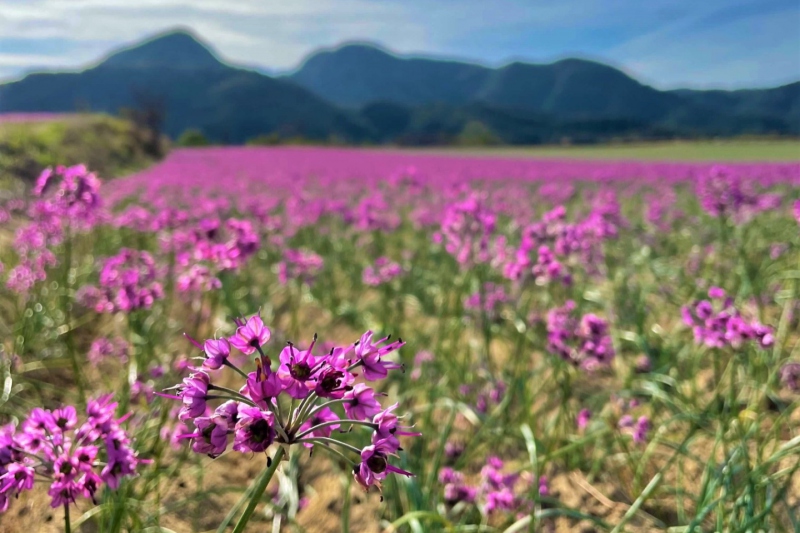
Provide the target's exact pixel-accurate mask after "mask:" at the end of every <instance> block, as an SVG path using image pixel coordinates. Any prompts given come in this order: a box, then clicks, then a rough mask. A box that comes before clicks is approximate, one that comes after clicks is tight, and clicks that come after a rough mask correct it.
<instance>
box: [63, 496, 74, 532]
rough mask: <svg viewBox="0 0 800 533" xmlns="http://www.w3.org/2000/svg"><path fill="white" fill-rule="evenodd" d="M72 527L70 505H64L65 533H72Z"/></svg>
mask: <svg viewBox="0 0 800 533" xmlns="http://www.w3.org/2000/svg"><path fill="white" fill-rule="evenodd" d="M71 531H72V525H71V524H70V523H69V504H68V503H65V504H64V533H71Z"/></svg>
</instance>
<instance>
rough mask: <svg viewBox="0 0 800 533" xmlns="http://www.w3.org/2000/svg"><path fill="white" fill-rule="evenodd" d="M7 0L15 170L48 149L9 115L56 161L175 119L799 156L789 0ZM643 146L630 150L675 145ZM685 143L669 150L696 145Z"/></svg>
mask: <svg viewBox="0 0 800 533" xmlns="http://www.w3.org/2000/svg"><path fill="white" fill-rule="evenodd" d="M0 5H1V6H2V13H0V80H2V84H0V114H2V115H0V122H1V123H2V125H1V126H0V128H3V129H4V130H6V132H5V137H0V142H2V143H4V146H5V148H4V149H3V150H2V152H3V153H4V154H5V157H6V159H5V161H4V165H2V166H4V167H6V168H8V167H9V166H14V167H15V168H17V171H18V172H23V173H26V172H27V173H34V172H38V170H39V169H40V167H41V165H40V164H34V163H32V162H30V161H18V160H16V159H15V160H13V161H12V160H11V159H9V154H10V153H17V154H19V153H20V152H22V151H23V150H22V148H21V147H20V146H17V145H19V144H26V143H31V142H34V141H32V140H30V139H27V138H26V139H21V138H20V126H18V124H20V123H24V124H26V125H30V124H32V123H35V122H39V123H42V122H45V123H48V124H52V123H53V122H54V121H55V122H58V123H59V125H58V126H57V127H50V128H49V129H50V130H53V129H54V130H56V131H48V132H46V134H44V135H43V134H42V133H41V130H42V129H43V128H44V127H43V126H40V128H38V129H39V132H38V133H37V136H36V139H35V142H38V143H40V144H41V143H44V144H48V143H50V145H51V148H50V149H48V150H40V152H49V153H53V151H54V150H56V145H57V149H58V150H62V153H60V154H59V156H60V157H59V160H60V161H62V162H64V161H65V159H66V160H67V161H66V162H73V160H74V162H78V161H84V162H85V161H87V157H91V156H90V155H89V154H84V153H78V154H75V155H73V154H72V153H70V149H67V153H66V154H65V153H63V146H64V144H75V145H78V144H80V145H82V146H87V143H86V142H81V143H76V142H75V143H70V139H73V140H75V139H78V138H80V139H81V140H82V141H83V140H85V138H87V137H88V138H90V139H92V140H94V141H95V142H94V144H97V143H98V142H100V143H101V144H102V142H101V141H102V140H103V139H105V141H107V142H110V141H111V137H109V136H110V135H111V136H114V135H116V137H117V140H116V142H117V143H118V144H121V145H122V146H110V147H105V151H107V152H109V154H107V155H102V157H101V159H102V161H92V160H91V159H89V160H88V162H89V163H94V168H98V169H99V170H101V171H107V172H112V173H113V172H116V168H115V167H116V166H119V165H122V166H133V167H135V166H136V165H137V162H138V161H139V160H140V159H142V158H147V157H159V156H160V155H162V153H163V151H164V150H165V147H164V145H163V141H164V140H165V139H167V138H168V139H169V142H170V143H172V144H175V143H177V144H180V145H204V144H262V145H263V144H267V145H274V144H303V143H305V144H309V143H310V144H336V145H341V144H351V145H399V146H448V147H449V146H466V147H475V146H482V147H497V146H504V145H517V146H536V145H546V146H548V145H549V146H573V145H598V144H603V145H609V144H613V145H616V148H615V149H614V150H611V151H610V152H608V151H602V150H601V151H597V150H594V151H590V155H591V154H594V155H600V156H607V157H620V158H626V157H630V156H633V157H635V156H637V154H638V153H639V152H641V150H638V151H637V150H634V151H633V152H628V151H626V150H625V149H622V150H620V149H619V146H618V145H620V144H621V143H627V144H628V145H629V146H630V144H631V143H641V142H649V143H653V142H661V143H663V142H664V141H675V140H695V141H697V140H709V139H716V140H719V139H732V138H736V139H738V140H740V141H741V140H742V139H745V140H747V141H748V143H752V142H754V141H756V140H759V141H763V140H765V139H768V140H770V141H772V142H771V143H770V145H769V146H766V147H765V146H764V145H763V144H760V145H759V146H758V147H757V150H750V151H748V150H746V149H745V150H744V152H742V151H741V146H740V145H736V147H735V148H734V149H733V150H731V152H732V153H734V154H736V155H738V156H739V157H742V158H756V157H763V154H764V153H765V152H764V150H767V152H766V153H767V154H768V155H769V154H771V157H772V158H794V157H797V156H798V151H797V145H796V144H795V143H792V142H788V143H787V142H786V139H794V138H796V137H797V136H798V135H800V82H798V80H800V4H798V3H797V2H796V1H795V0H766V1H764V0H759V1H751V0H738V1H727V0H724V1H723V0H711V1H709V2H704V3H698V2H694V1H689V0H677V1H671V2H646V3H642V2H634V1H632V0H616V1H612V2H592V1H589V0H568V1H565V2H561V3H559V4H558V5H552V4H551V3H550V2H540V1H533V2H530V1H525V2H523V1H511V0H503V1H499V2H492V3H491V5H489V4H487V3H486V2H483V1H476V0H466V1H459V2H456V1H451V0H445V1H442V2H436V3H435V4H434V5H431V4H430V3H429V2H420V1H416V0H414V1H384V2H377V1H369V0H345V1H335V2H333V1H311V0H302V1H297V2H292V3H291V4H287V3H285V2H271V1H270V2H260V1H258V2H257V1H239V2H224V1H217V0H199V1H192V2H186V1H184V0H167V1H159V2H150V1H146V2H137V3H130V2H124V1H117V0H78V1H71V2H62V1H58V0H3V1H2V2H0ZM98 113H100V114H104V115H111V116H114V117H120V118H123V119H125V121H126V122H125V123H121V122H115V121H113V120H109V119H108V117H105V116H103V117H99V116H97V115H92V114H98ZM65 121H66V122H68V124H64V122H65ZM131 124H133V129H131V127H130V125H131ZM34 129H36V128H34ZM65 129H67V130H70V131H69V132H66V133H65V131H64V130H65ZM8 130H13V131H14V132H15V136H14V141H13V142H12V141H10V140H9V138H8V135H9V133H8ZM30 130H31V128H30V127H29V126H26V128H25V130H24V131H25V132H26V134H27V133H29V132H30ZM121 130H124V135H123V134H121V133H120V131H121ZM110 132H116V134H112V133H110ZM0 135H2V132H0ZM65 135H66V137H67V138H66V140H65V139H64V136H65ZM54 139H57V140H58V142H57V143H55V141H54ZM776 143H777V144H776ZM10 144H14V145H15V146H9V145H10ZM654 146H655V145H653V144H651V145H649V148H647V149H646V150H645V152H642V153H644V154H645V155H646V156H647V157H650V158H652V157H653V156H655V157H668V158H669V157H673V156H674V150H673V149H672V148H669V149H667V150H660V151H659V150H656V151H655V152H652V148H653V147H654ZM681 146H682V147H683V148H686V146H685V145H681ZM692 149H693V148H692V147H689V151H688V152H679V154H680V153H682V154H683V158H690V159H691V158H696V157H700V158H702V157H704V155H705V152H704V151H703V149H702V148H701V149H700V150H699V151H698V150H697V149H696V145H694V151H692ZM72 150H78V148H77V147H76V148H72ZM648 150H650V151H648ZM25 151H26V152H29V153H30V152H32V151H33V152H35V151H36V150H31V149H27V150H25ZM531 153H532V154H534V155H535V154H539V155H551V154H556V155H561V154H562V153H563V152H562V151H561V150H560V149H556V150H553V149H550V150H547V149H545V150H542V149H540V150H539V151H532V152H531ZM756 153H757V154H758V156H756ZM571 154H572V155H582V153H581V152H580V151H572V152H571ZM568 155H569V154H568ZM709 155H711V157H713V156H715V155H716V152H711V153H709ZM39 157H44V156H43V155H40V156H39ZM96 157H100V156H99V155H98V156H96ZM17 159H18V158H17ZM108 159H110V160H112V161H107V160H108ZM115 160H120V161H115ZM43 163H50V161H43ZM123 163H124V164H123Z"/></svg>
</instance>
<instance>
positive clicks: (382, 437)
mask: <svg viewBox="0 0 800 533" xmlns="http://www.w3.org/2000/svg"><path fill="white" fill-rule="evenodd" d="M398 405H400V404H398V403H395V404H394V405H391V406H389V407H387V408H386V409H384V410H383V411H381V412H380V413H378V414H377V415H375V417H374V418H373V419H372V423H373V424H375V425H376V426H377V427H376V428H375V432H374V433H373V434H372V442H373V443H375V442H378V441H385V442H386V445H387V446H389V447H393V448H394V449H395V450H397V449H398V448H400V441H399V440H397V437H402V436H409V437H419V436H420V435H422V433H415V432H412V431H405V430H406V429H408V428H406V427H403V426H400V425H398V421H399V420H398V418H397V415H396V414H394V413H393V412H392V411H394V410H395V409H397V406H398Z"/></svg>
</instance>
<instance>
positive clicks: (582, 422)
mask: <svg viewBox="0 0 800 533" xmlns="http://www.w3.org/2000/svg"><path fill="white" fill-rule="evenodd" d="M591 418H592V412H591V411H589V410H588V409H581V410H580V412H579V413H578V418H577V420H576V422H575V423H576V425H577V426H578V429H586V426H588V425H589V420H591Z"/></svg>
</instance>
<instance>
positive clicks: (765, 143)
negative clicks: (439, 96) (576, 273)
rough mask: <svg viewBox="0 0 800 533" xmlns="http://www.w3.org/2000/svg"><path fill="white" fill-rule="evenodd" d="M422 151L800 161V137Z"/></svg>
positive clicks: (609, 157) (622, 157) (699, 159)
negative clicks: (789, 138) (793, 138)
mask: <svg viewBox="0 0 800 533" xmlns="http://www.w3.org/2000/svg"><path fill="white" fill-rule="evenodd" d="M414 150H415V151H420V152H423V153H436V154H453V155H460V156H461V155H469V156H503V157H543V158H544V157H546V158H559V159H571V158H576V159H606V160H608V159H621V160H622V159H635V160H649V161H800V140H735V141H669V142H652V143H641V144H605V145H592V146H531V147H507V146H503V147H496V148H491V147H486V148H484V147H481V148H474V147H473V148H469V147H459V148H430V149H428V148H424V149H414Z"/></svg>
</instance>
